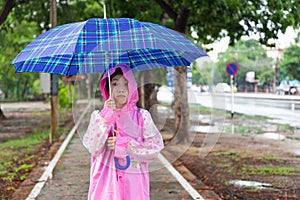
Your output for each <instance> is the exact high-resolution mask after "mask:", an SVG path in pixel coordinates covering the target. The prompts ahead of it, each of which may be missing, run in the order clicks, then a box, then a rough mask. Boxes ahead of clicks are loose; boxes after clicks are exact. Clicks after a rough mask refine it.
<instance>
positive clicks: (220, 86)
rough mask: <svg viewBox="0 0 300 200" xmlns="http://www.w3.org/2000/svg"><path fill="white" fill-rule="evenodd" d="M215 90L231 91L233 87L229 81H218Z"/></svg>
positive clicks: (220, 91)
mask: <svg viewBox="0 0 300 200" xmlns="http://www.w3.org/2000/svg"><path fill="white" fill-rule="evenodd" d="M215 92H217V93H223V92H231V87H230V86H229V85H228V84H227V83H218V84H217V85H216V87H215Z"/></svg>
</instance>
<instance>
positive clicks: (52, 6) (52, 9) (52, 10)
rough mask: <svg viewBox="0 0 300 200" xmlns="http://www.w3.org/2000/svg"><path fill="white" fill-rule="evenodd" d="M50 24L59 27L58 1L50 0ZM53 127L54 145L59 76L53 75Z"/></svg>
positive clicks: (50, 138) (51, 135)
mask: <svg viewBox="0 0 300 200" xmlns="http://www.w3.org/2000/svg"><path fill="white" fill-rule="evenodd" d="M50 23H51V28H54V27H56V25H57V12H56V0H50ZM50 80H51V91H50V95H51V125H50V129H51V131H50V136H49V142H50V144H52V142H53V139H54V140H57V139H58V117H59V116H58V76H57V75H56V74H51V78H50Z"/></svg>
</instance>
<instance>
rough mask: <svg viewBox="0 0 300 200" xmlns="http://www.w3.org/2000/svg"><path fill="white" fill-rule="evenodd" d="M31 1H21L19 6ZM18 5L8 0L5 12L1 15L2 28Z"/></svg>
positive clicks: (0, 23) (4, 8)
mask: <svg viewBox="0 0 300 200" xmlns="http://www.w3.org/2000/svg"><path fill="white" fill-rule="evenodd" d="M29 1H30V0H19V1H18V4H23V3H28V2H29ZM16 5H17V3H16V1H15V0H6V2H5V5H4V7H3V10H2V11H1V15H0V26H1V25H2V24H3V23H4V22H5V20H6V19H7V16H8V15H9V13H10V12H11V11H12V9H13V8H14V7H15V6H16Z"/></svg>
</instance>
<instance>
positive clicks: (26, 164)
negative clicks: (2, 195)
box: [0, 129, 49, 189]
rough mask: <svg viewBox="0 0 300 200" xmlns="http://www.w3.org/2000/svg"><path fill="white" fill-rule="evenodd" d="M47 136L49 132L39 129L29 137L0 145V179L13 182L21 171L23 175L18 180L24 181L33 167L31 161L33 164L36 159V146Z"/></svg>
mask: <svg viewBox="0 0 300 200" xmlns="http://www.w3.org/2000/svg"><path fill="white" fill-rule="evenodd" d="M48 136H49V130H46V131H41V130H40V129H36V130H35V131H34V133H32V134H31V135H27V136H24V137H22V138H18V139H11V140H7V141H6V142H3V143H1V146H0V177H1V179H2V180H4V181H9V180H13V179H14V178H16V177H17V176H18V175H19V172H20V171H22V173H23V175H22V176H21V177H20V180H24V179H25V178H26V175H27V172H29V171H30V170H31V169H32V168H33V167H34V166H35V163H31V161H32V162H33V161H34V160H35V158H36V155H34V153H35V152H36V151H38V146H39V145H40V144H41V143H43V142H44V141H45V140H46V139H47V138H48ZM30 154H32V155H30ZM7 189H9V188H7ZM10 189H12V188H10Z"/></svg>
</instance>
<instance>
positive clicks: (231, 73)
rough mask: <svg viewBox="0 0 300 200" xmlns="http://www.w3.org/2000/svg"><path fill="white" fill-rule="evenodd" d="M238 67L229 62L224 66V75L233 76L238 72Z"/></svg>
mask: <svg viewBox="0 0 300 200" xmlns="http://www.w3.org/2000/svg"><path fill="white" fill-rule="evenodd" d="M238 69H239V67H238V65H237V64H236V63H234V62H230V63H228V64H227V65H226V73H227V74H228V75H229V76H235V75H236V74H237V72H238Z"/></svg>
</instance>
